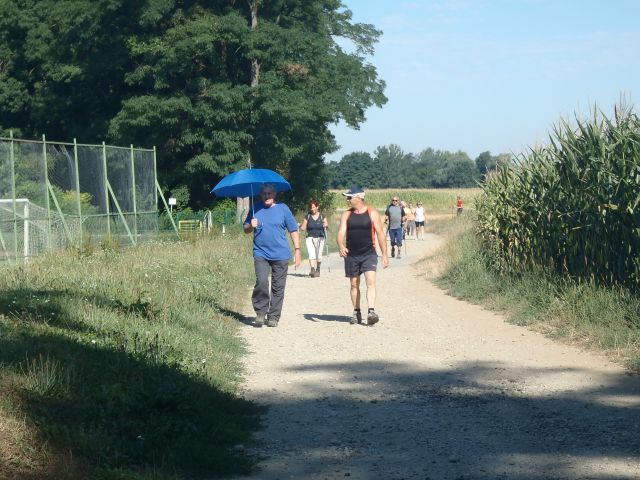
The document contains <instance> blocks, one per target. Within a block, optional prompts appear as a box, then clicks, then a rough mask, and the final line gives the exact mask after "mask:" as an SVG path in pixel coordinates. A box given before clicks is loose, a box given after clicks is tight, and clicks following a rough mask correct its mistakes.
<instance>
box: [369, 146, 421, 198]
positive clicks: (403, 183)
mask: <svg viewBox="0 0 640 480" xmlns="http://www.w3.org/2000/svg"><path fill="white" fill-rule="evenodd" d="M374 155H375V157H374V162H373V163H374V169H375V171H376V177H375V178H376V181H375V184H374V187H375V188H405V187H407V186H408V183H409V179H410V177H411V173H412V165H413V161H414V157H413V155H412V154H410V153H405V152H404V151H403V150H402V149H401V148H400V147H399V146H398V145H394V144H392V145H389V146H381V147H378V148H376V150H375V152H374Z"/></svg>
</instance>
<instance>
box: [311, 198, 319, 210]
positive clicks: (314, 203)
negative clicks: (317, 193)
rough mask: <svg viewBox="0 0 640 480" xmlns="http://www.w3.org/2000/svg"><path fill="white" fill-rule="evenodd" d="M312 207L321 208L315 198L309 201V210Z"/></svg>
mask: <svg viewBox="0 0 640 480" xmlns="http://www.w3.org/2000/svg"><path fill="white" fill-rule="evenodd" d="M311 205H316V206H317V207H318V208H320V204H319V203H318V200H316V199H315V198H312V199H311V200H309V208H311Z"/></svg>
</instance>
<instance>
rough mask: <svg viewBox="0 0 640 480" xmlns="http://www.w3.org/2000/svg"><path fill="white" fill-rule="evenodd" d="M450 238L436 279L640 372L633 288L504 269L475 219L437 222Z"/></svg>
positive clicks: (639, 309) (638, 314) (638, 303)
mask: <svg viewBox="0 0 640 480" xmlns="http://www.w3.org/2000/svg"><path fill="white" fill-rule="evenodd" d="M432 228H435V229H436V230H437V232H438V233H440V234H442V235H444V236H445V237H446V239H447V240H446V242H445V246H444V247H443V249H442V250H441V251H440V252H439V253H438V254H437V255H436V257H434V259H432V260H433V262H435V263H436V264H438V265H439V271H438V274H437V275H436V276H435V282H436V284H437V285H439V286H440V287H442V288H445V289H447V290H448V291H449V292H450V293H451V294H452V295H454V296H456V297H459V298H462V299H465V300H468V301H470V302H473V303H476V304H482V305H484V306H486V307H488V308H490V309H492V310H497V311H501V312H504V313H505V315H506V317H507V319H508V321H510V322H511V323H515V324H518V325H527V326H531V327H532V328H534V329H536V330H538V331H542V332H544V333H546V334H548V335H550V336H553V337H557V338H561V339H564V340H566V341H570V342H571V343H577V344H579V345H581V346H585V347H589V348H592V349H595V350H598V351H603V352H605V353H607V354H608V355H609V356H610V357H611V358H612V359H613V360H615V361H618V362H621V363H624V364H626V366H627V367H628V368H629V369H631V370H633V371H636V372H639V371H640V299H639V298H637V297H635V296H633V295H632V294H630V293H629V292H628V291H626V290H623V289H617V288H606V287H603V286H599V285H596V284H593V283H587V282H575V281H572V280H567V279H561V278H558V277H555V276H549V275H545V274H541V273H539V272H521V273H517V274H515V273H511V274H505V273H502V274H501V273H498V272H497V271H496V270H495V269H493V268H492V266H491V265H492V261H491V258H490V257H489V256H488V254H487V253H486V252H484V251H483V249H482V248H481V245H480V242H479V240H478V237H477V236H476V235H475V234H474V230H473V218H472V217H471V216H466V217H461V218H459V219H456V221H448V222H441V223H439V224H432Z"/></svg>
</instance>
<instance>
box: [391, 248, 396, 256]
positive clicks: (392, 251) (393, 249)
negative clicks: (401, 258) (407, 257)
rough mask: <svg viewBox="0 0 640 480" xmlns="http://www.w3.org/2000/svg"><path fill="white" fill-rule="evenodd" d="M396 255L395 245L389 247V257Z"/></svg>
mask: <svg viewBox="0 0 640 480" xmlns="http://www.w3.org/2000/svg"><path fill="white" fill-rule="evenodd" d="M395 256H396V249H395V247H391V257H392V258H393V257H395Z"/></svg>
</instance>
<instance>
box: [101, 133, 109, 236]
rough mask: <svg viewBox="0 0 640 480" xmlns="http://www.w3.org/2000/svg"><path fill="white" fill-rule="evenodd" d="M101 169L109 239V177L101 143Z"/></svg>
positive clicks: (103, 146) (105, 152)
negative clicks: (102, 171)
mask: <svg viewBox="0 0 640 480" xmlns="http://www.w3.org/2000/svg"><path fill="white" fill-rule="evenodd" d="M102 169H103V170H104V178H103V181H104V207H105V208H106V209H107V237H108V238H110V237H111V210H110V209H109V189H108V188H107V185H108V184H109V176H108V175H107V146H106V145H105V143H104V142H102Z"/></svg>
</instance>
